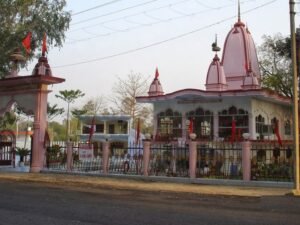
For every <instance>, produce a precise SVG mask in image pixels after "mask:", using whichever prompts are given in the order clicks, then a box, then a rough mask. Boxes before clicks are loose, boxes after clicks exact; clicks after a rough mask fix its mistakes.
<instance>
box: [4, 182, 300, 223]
mask: <svg viewBox="0 0 300 225" xmlns="http://www.w3.org/2000/svg"><path fill="white" fill-rule="evenodd" d="M0 224H1V225H2V224H3V225H29V224H30V225H50V224H51V225H73V224H74V225H75V224H76V225H91V224H93V225H95V224H97V225H100V224H105V225H108V224H113V225H119V224H128V225H129V224H130V225H142V224H145V225H148V224H149V225H150V224H151V225H152V224H153V225H156V224H157V225H169V224H172V225H173V224H174V225H185V224H188V225H192V224H197V225H201V224H220V225H223V224H224V225H227V224H228V225H235V224H238V225H248V224H253V225H254V224H255V225H264V224H265V225H271V224H272V225H273V224H275V225H276V224H281V225H293V224H299V225H300V198H297V197H293V196H268V197H233V196H209V195H199V194H183V193H181V194H178V193H167V192H143V191H134V190H116V189H115V190H104V189H100V188H99V187H97V188H95V187H90V186H83V187H70V186H62V185H59V186H58V185H56V184H40V183H31V182H27V183H26V182H15V181H7V180H0Z"/></svg>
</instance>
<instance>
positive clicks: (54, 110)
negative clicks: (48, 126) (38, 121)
mask: <svg viewBox="0 0 300 225" xmlns="http://www.w3.org/2000/svg"><path fill="white" fill-rule="evenodd" d="M64 112H65V110H64V109H63V108H58V106H57V104H54V105H52V106H51V105H50V104H49V102H48V103H47V116H48V121H50V120H52V119H54V118H55V117H56V116H58V115H61V114H63V113H64Z"/></svg>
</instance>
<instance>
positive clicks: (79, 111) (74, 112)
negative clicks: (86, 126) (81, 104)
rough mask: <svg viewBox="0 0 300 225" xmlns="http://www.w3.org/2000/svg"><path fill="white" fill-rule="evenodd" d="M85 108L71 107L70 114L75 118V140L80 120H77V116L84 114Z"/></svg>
mask: <svg viewBox="0 0 300 225" xmlns="http://www.w3.org/2000/svg"><path fill="white" fill-rule="evenodd" d="M86 112H87V110H85V109H73V110H71V113H72V116H73V117H74V118H76V120H77V121H76V129H75V130H76V132H75V135H76V141H77V135H78V132H77V131H79V130H80V120H79V117H80V116H82V115H84V114H86Z"/></svg>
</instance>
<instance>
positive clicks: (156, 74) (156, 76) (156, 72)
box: [155, 67, 159, 79]
mask: <svg viewBox="0 0 300 225" xmlns="http://www.w3.org/2000/svg"><path fill="white" fill-rule="evenodd" d="M158 76H159V73H158V68H157V67H156V70H155V79H157V78H158Z"/></svg>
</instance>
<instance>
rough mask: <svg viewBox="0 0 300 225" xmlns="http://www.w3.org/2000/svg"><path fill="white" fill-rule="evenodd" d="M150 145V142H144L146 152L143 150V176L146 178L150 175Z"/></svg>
mask: <svg viewBox="0 0 300 225" xmlns="http://www.w3.org/2000/svg"><path fill="white" fill-rule="evenodd" d="M150 145H151V142H150V141H149V140H144V150H143V164H144V168H143V174H144V176H148V175H149V161H150Z"/></svg>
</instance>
